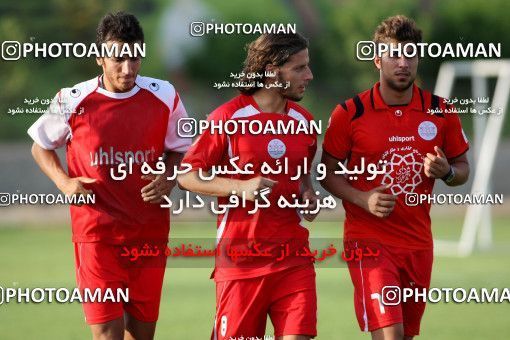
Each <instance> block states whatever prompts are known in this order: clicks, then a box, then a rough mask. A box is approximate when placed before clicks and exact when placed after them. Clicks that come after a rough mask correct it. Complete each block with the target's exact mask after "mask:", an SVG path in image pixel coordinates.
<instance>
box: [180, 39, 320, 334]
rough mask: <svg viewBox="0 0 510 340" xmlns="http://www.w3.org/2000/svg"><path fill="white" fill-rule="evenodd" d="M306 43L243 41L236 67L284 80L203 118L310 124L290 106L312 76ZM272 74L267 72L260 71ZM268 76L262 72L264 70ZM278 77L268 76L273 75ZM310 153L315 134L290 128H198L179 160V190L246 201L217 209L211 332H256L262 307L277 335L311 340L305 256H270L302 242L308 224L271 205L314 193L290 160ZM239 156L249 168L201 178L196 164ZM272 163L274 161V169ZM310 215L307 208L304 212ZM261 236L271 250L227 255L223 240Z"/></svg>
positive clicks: (310, 285) (244, 242)
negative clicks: (268, 169) (262, 196)
mask: <svg viewBox="0 0 510 340" xmlns="http://www.w3.org/2000/svg"><path fill="white" fill-rule="evenodd" d="M308 64H309V57H308V42H307V41H306V40H305V39H304V38H303V37H302V36H300V35H299V34H289V35H284V34H268V35H262V36H260V37H259V38H258V39H257V40H255V41H254V42H252V43H251V44H250V45H249V46H248V55H247V58H246V61H245V67H244V70H243V73H244V74H245V77H247V78H248V79H250V74H252V73H253V74H260V75H264V78H263V79H257V80H259V81H262V82H263V83H264V84H265V85H272V84H276V83H277V82H279V83H282V84H287V82H288V84H290V86H289V87H288V88H283V87H281V88H279V87H270V86H266V87H264V88H258V87H252V88H247V89H243V90H242V91H241V92H242V94H241V95H240V96H238V97H236V98H234V99H232V100H231V101H229V102H227V103H225V104H223V105H221V106H220V107H218V108H217V109H216V110H214V111H213V112H212V113H211V115H210V116H209V117H208V120H209V121H211V122H215V123H220V122H225V121H231V120H240V119H243V120H249V121H258V122H261V123H262V124H263V126H264V124H266V123H267V122H271V123H274V126H276V125H277V122H279V121H283V122H284V123H289V122H291V123H297V122H301V123H304V124H307V125H309V122H310V121H311V120H312V119H313V117H312V115H311V114H310V113H309V112H308V111H306V110H305V109H304V108H302V107H301V106H299V105H298V104H296V103H295V102H296V101H299V100H301V98H302V97H303V95H304V92H305V89H306V86H307V84H308V82H309V81H310V80H312V78H313V76H312V72H311V71H310V68H309V66H308ZM266 72H273V73H274V74H275V78H273V77H266V74H265V73H266ZM267 75H269V74H267ZM275 81H276V82H275ZM315 151H316V135H315V134H306V133H297V134H283V133H277V134H256V135H255V134H251V133H246V134H241V133H237V134H234V135H228V136H227V135H225V134H219V133H211V131H207V132H204V133H203V134H202V135H201V136H200V137H199V138H198V139H197V140H196V141H195V142H194V144H193V145H192V147H191V148H190V150H189V151H188V152H187V153H186V155H185V157H184V159H183V163H188V164H191V166H192V171H191V172H189V173H187V174H185V175H180V176H179V177H178V182H179V184H180V185H181V186H182V187H184V188H185V189H187V190H190V191H194V192H198V193H203V194H208V195H213V196H218V201H219V202H220V203H225V202H226V201H227V200H228V197H229V196H230V195H231V194H232V192H233V191H235V192H236V194H237V195H239V196H242V194H243V192H244V193H245V194H246V196H247V197H248V199H249V200H250V201H249V202H247V204H246V207H235V208H229V209H228V210H227V211H226V212H225V213H224V214H222V215H220V216H218V229H217V244H218V248H219V249H220V253H221V254H220V255H219V256H218V257H217V258H216V267H215V271H214V273H213V276H214V280H215V282H216V316H215V321H214V329H213V331H212V334H211V339H231V338H233V337H244V338H248V337H259V338H262V337H263V336H264V331H265V328H266V319H267V315H268V314H269V316H270V317H271V320H272V323H273V325H274V329H275V336H276V337H277V339H288V340H290V339H292V340H296V339H310V338H311V337H314V336H315V335H316V308H317V307H316V306H317V301H316V300H317V299H316V290H315V271H314V268H313V264H312V263H311V261H310V258H305V257H300V256H289V257H287V258H285V260H282V261H278V260H277V256H276V254H277V251H278V250H279V249H280V248H281V245H285V246H287V245H288V246H289V248H290V249H289V250H290V251H289V253H291V254H295V252H296V251H298V250H300V249H303V248H308V230H307V229H306V228H305V227H303V226H302V225H301V223H300V222H301V216H300V214H299V212H298V211H297V210H296V209H295V208H279V207H278V205H277V201H278V198H279V197H281V196H284V197H285V198H286V199H288V200H292V199H293V197H300V198H302V199H310V200H311V201H312V203H311V205H314V204H316V197H315V193H314V190H313V187H312V185H311V180H310V176H309V175H303V176H301V178H299V180H291V179H290V178H291V177H295V176H296V174H297V167H298V166H299V165H301V166H302V165H303V162H304V160H305V158H306V161H307V162H308V164H309V165H310V164H311V161H312V159H313V157H314V154H315ZM234 157H239V160H238V161H237V164H238V166H239V167H240V168H241V169H243V168H244V166H245V165H247V164H253V170H254V174H253V175H247V174H244V175H243V174H234V175H231V176H226V175H223V176H216V177H214V179H213V180H211V181H203V180H201V179H200V178H199V176H198V171H199V169H201V171H204V172H210V171H211V168H212V167H213V166H217V165H228V164H229V159H231V158H234ZM285 158H287V160H288V164H289V166H288V172H287V173H282V174H271V175H267V176H266V177H263V176H262V175H261V166H262V164H263V162H266V163H267V164H269V165H270V166H272V167H275V165H277V164H278V163H279V162H281V164H283V163H284V159H285ZM275 168H276V167H275ZM268 188H270V190H271V192H270V194H268V195H267V197H268V199H269V201H270V207H268V208H261V209H259V210H258V211H257V212H256V213H254V214H248V211H250V210H252V209H253V208H254V202H252V201H253V200H254V199H255V197H254V191H261V190H264V189H268ZM303 217H305V218H306V219H307V220H312V219H313V218H314V216H313V215H304V216H303ZM257 243H258V244H259V246H260V249H262V250H264V251H266V250H267V251H268V254H269V253H271V254H273V255H275V256H271V257H246V256H245V257H244V258H239V259H237V261H232V262H231V263H229V262H228V260H225V256H226V255H225V254H224V251H225V250H228V249H229V247H233V248H236V249H239V248H243V249H246V248H249V247H250V245H254V244H257Z"/></svg>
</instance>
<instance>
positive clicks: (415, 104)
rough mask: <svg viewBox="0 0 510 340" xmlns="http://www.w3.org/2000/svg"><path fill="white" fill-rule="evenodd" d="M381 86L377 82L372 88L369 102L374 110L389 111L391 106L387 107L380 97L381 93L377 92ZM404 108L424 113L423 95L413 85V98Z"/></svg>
mask: <svg viewBox="0 0 510 340" xmlns="http://www.w3.org/2000/svg"><path fill="white" fill-rule="evenodd" d="M380 86H381V83H380V82H377V83H376V84H375V85H374V87H372V88H371V89H370V102H371V104H372V108H373V109H374V110H389V109H392V107H391V106H389V105H387V104H386V103H385V102H384V100H383V99H382V97H381V92H380V91H379V87H380ZM402 106H405V107H407V108H409V109H411V110H416V111H425V104H424V101H423V93H422V90H421V89H420V88H419V87H418V86H416V85H415V84H413V97H412V98H411V102H410V103H409V104H407V105H402Z"/></svg>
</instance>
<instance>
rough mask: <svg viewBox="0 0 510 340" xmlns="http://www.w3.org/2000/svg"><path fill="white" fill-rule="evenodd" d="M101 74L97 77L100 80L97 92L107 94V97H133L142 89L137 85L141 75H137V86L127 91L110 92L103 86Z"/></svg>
mask: <svg viewBox="0 0 510 340" xmlns="http://www.w3.org/2000/svg"><path fill="white" fill-rule="evenodd" d="M101 77H102V75H101V76H98V78H97V81H98V85H99V86H98V87H97V90H96V91H97V92H99V93H101V94H103V95H105V96H107V97H110V98H114V99H125V98H129V97H132V96H134V95H135V94H137V93H138V91H140V87H139V86H138V85H137V83H138V81H139V79H138V78H139V77H140V76H136V79H135V86H133V88H132V89H131V90H129V91H127V92H110V91H108V90H106V89H104V88H102V87H101V85H100V84H101Z"/></svg>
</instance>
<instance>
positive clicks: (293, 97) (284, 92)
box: [276, 74, 304, 102]
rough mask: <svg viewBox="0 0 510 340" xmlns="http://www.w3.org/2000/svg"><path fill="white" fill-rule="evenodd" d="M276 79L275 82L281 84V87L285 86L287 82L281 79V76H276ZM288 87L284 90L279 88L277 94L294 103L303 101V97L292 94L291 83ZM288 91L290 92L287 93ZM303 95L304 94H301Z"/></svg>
mask: <svg viewBox="0 0 510 340" xmlns="http://www.w3.org/2000/svg"><path fill="white" fill-rule="evenodd" d="M276 77H277V78H276V79H277V81H278V82H279V83H280V84H282V85H283V86H285V85H286V84H287V81H286V80H284V79H283V78H282V76H281V75H280V74H278V75H277V76H276ZM289 84H290V86H289V87H288V88H286V89H284V88H283V87H281V88H279V89H278V90H279V93H280V94H281V95H282V96H283V97H284V98H286V99H290V100H292V101H295V102H298V101H300V100H301V99H303V96H300V95H299V94H295V93H292V83H289ZM289 90H290V91H289ZM303 95H304V94H303Z"/></svg>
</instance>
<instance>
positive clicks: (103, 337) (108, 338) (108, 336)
mask: <svg viewBox="0 0 510 340" xmlns="http://www.w3.org/2000/svg"><path fill="white" fill-rule="evenodd" d="M90 328H91V330H92V337H93V339H94V340H122V339H124V325H123V321H122V319H116V320H113V321H109V322H105V323H101V324H95V325H91V326H90Z"/></svg>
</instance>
